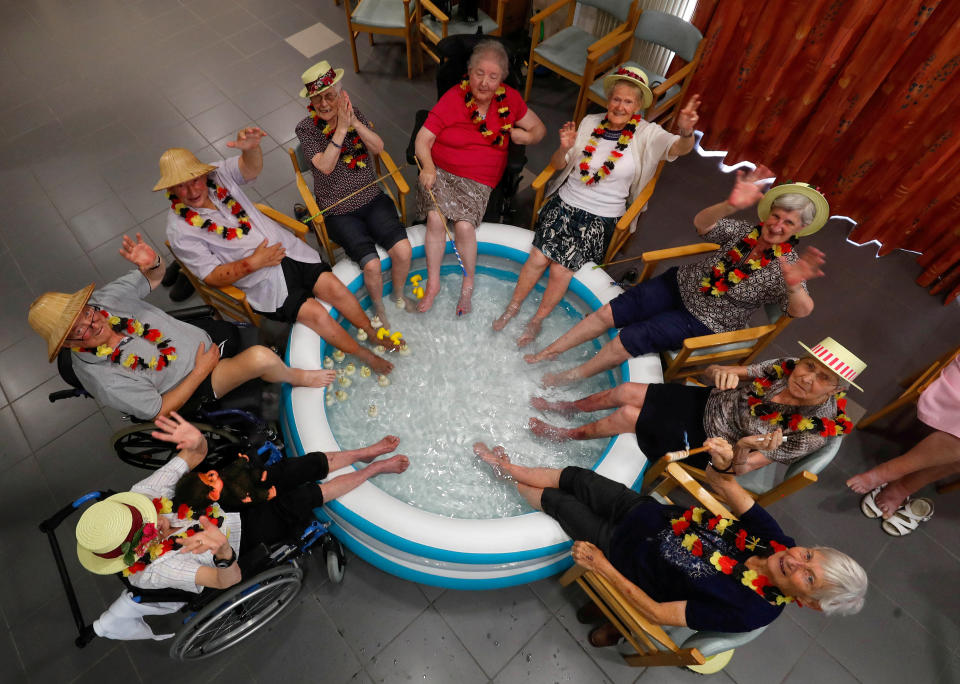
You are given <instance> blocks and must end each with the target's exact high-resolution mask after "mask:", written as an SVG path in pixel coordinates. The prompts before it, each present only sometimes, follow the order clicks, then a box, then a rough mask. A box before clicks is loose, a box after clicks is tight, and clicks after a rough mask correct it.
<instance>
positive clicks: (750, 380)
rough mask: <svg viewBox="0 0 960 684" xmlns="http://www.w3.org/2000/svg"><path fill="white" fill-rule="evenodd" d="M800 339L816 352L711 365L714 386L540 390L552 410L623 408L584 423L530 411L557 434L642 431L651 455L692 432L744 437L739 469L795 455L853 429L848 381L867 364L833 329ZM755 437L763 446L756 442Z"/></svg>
mask: <svg viewBox="0 0 960 684" xmlns="http://www.w3.org/2000/svg"><path fill="white" fill-rule="evenodd" d="M800 346H801V347H803V348H804V349H805V350H806V351H807V352H808V353H807V355H806V356H803V357H801V358H799V359H793V358H788V359H777V360H773V361H764V362H762V363H756V364H753V365H751V366H710V367H709V368H707V371H706V376H707V379H708V380H709V381H710V382H711V383H712V384H713V385H714V386H713V387H695V386H688V385H678V384H673V383H664V384H659V383H657V384H646V383H642V382H625V383H623V384H622V385H619V386H617V387H615V388H613V389H609V390H605V391H603V392H598V393H597V394H593V395H590V396H589V397H586V398H584V399H580V400H578V401H572V402H560V401H558V402H550V401H547V400H545V399H543V398H541V397H535V398H534V399H532V400H531V404H532V405H533V406H534V408H537V409H540V410H546V411H557V412H562V413H574V412H577V411H600V410H603V409H610V408H616V409H617V410H616V411H615V412H614V413H612V414H610V415H609V416H607V417H606V418H602V419H600V420H598V421H596V422H594V423H588V424H587V425H583V426H581V427H577V428H559V427H555V426H553V425H549V424H548V423H545V422H543V421H542V420H539V419H537V418H531V419H530V427H531V429H532V430H533V432H534V433H536V434H538V435H541V436H544V437H547V438H550V439H554V440H557V441H563V440H567V439H593V438H595V437H610V436H612V435H617V434H622V433H631V432H636V435H637V441H638V442H639V444H640V447H641V449H643V451H644V452H645V453H646V454H647V455H648V456H649V458H650V459H651V460H655V459H657V458H659V457H660V456H662V455H663V454H665V453H667V452H670V451H676V450H680V449H683V448H684V446H685V441H686V440H689V443H690V444H698V443H700V442H702V441H703V440H704V439H706V438H708V437H723V438H724V439H726V440H727V441H728V442H730V443H731V444H735V445H736V457H735V459H734V470H735V472H736V473H737V474H741V473H745V472H748V471H750V470H755V469H757V468H761V467H763V466H765V465H767V464H769V463H772V462H774V461H775V462H778V463H785V464H788V463H793V462H794V461H796V460H797V459H799V458H802V457H804V456H806V455H807V454H810V453H813V452H814V451H816V450H817V449H819V448H820V447H822V446H823V445H824V444H826V441H827V438H828V437H834V436H839V435H842V434H846V433H848V432H850V430H852V429H853V423H852V422H851V421H850V419H849V418H847V416H846V415H845V413H844V411H845V409H846V403H847V400H846V399H845V398H844V391H845V390H846V388H847V385H853V386H854V387H856V388H857V389H860V388H859V387H858V386H857V385H856V384H854V382H853V380H854V379H855V378H856V377H857V375H859V374H860V373H861V372H863V370H864V369H865V368H866V364H865V363H863V362H862V361H861V360H860V359H858V358H857V357H856V356H854V355H853V354H852V353H850V351H848V350H847V349H846V348H845V347H843V346H842V345H840V344H839V343H837V342H836V340H834V339H833V338H832V337H827V338H825V339H824V340H823V341H822V342H820V344H818V345H817V346H815V347H813V348H812V349H810V348H809V347H807V346H806V345H804V344H803V343H800ZM685 437H686V440H685ZM751 444H759V445H760V448H756V449H752V448H749V445H751ZM688 462H690V463H691V464H692V465H695V466H698V467H705V466H706V464H707V457H706V456H705V455H703V454H700V455H695V456H693V457H691V458H690V459H689V461H688Z"/></svg>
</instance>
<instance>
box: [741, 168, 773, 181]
mask: <svg viewBox="0 0 960 684" xmlns="http://www.w3.org/2000/svg"><path fill="white" fill-rule="evenodd" d="M775 175H776V174H775V173H774V172H773V169H771V168H770V167H769V166H764V165H763V164H758V165H757V166H755V167H754V168H753V170H752V171H748V172H747V175H746V176H744V179H745V180H747V181H749V182H751V183H756V182H757V181H759V180H763V179H764V178H773V177H774V176H775Z"/></svg>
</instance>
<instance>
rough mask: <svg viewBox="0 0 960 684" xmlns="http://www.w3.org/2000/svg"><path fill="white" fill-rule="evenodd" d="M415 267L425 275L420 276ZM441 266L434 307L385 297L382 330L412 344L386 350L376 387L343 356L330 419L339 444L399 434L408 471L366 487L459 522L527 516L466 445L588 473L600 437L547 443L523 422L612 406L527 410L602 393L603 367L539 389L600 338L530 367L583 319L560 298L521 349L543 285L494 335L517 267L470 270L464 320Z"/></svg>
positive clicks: (602, 443)
mask: <svg viewBox="0 0 960 684" xmlns="http://www.w3.org/2000/svg"><path fill="white" fill-rule="evenodd" d="M421 263H422V262H421ZM413 273H418V271H414V272H413ZM419 273H420V274H421V275H423V276H424V278H425V277H426V274H425V273H424V272H423V271H419ZM443 273H444V275H442V276H441V279H442V281H443V289H442V291H441V293H440V295H439V296H438V297H437V299H436V302H435V303H434V306H433V309H432V310H431V311H430V312H428V313H426V314H419V313H407V312H405V311H400V310H397V309H396V308H395V307H393V305H392V304H388V306H389V307H390V308H388V316H389V319H390V321H389V322H390V326H389V327H390V328H391V330H393V331H398V330H399V331H400V332H402V333H403V336H404V339H406V340H407V341H408V344H409V345H410V349H411V353H410V354H409V355H399V354H397V353H394V354H391V355H390V358H391V360H392V361H393V363H394V365H395V369H394V371H393V373H391V374H390V376H389V379H390V384H389V385H388V386H386V387H382V386H380V385H379V384H378V383H377V376H376V374H371V375H370V377H367V378H364V377H362V376H361V373H360V364H359V363H358V362H357V361H356V359H353V358H352V357H350V356H347V357H346V358H345V359H344V360H343V361H341V362H337V363H335V366H334V367H335V368H336V369H338V370H341V371H344V372H343V377H344V378H348V379H349V381H350V382H349V386H347V387H343V386H341V385H339V384H337V383H335V384H334V386H332V387H330V388H328V389H327V393H331V392H333V391H336V390H337V389H343V390H344V391H345V392H346V393H347V398H346V400H344V401H337V402H336V403H335V404H333V405H332V406H327V408H326V411H327V417H328V420H329V423H330V426H331V428H332V430H333V434H334V436H335V437H336V439H337V442H338V443H339V444H340V445H341V447H342V448H344V449H348V448H355V447H357V446H361V445H365V444H371V443H373V442H375V441H377V440H379V439H380V438H381V437H383V436H384V435H388V434H393V435H397V436H398V437H400V447H399V449H398V450H397V453H403V454H406V455H407V456H409V457H410V468H409V469H408V470H407V471H406V472H405V473H403V474H402V475H383V476H379V477H376V478H373V479H371V480H370V482H371V483H373V484H375V485H376V486H378V487H380V488H381V489H383V490H384V491H386V492H387V493H389V494H391V495H392V496H394V497H396V498H398V499H400V500H401V501H404V502H406V503H409V504H411V505H413V506H416V507H418V508H421V509H423V510H425V511H429V512H432V513H437V514H440V515H444V516H449V517H455V518H502V517H508V516H514V515H519V514H522V513H527V512H529V511H530V510H531V509H530V507H529V506H527V505H526V503H525V502H524V501H523V499H522V498H521V497H520V496H519V494H517V490H516V487H515V486H513V485H512V484H508V483H505V482H502V481H500V480H497V479H496V478H495V477H494V476H493V475H492V473H491V470H490V468H489V467H488V466H487V465H486V464H484V463H482V462H480V461H479V460H478V459H477V458H476V457H475V456H474V454H473V449H472V445H473V443H474V442H477V441H483V442H486V443H487V444H488V445H490V446H491V447H493V446H494V445H497V444H502V445H503V446H504V447H505V448H506V449H507V452H508V453H509V454H510V456H511V458H512V459H513V460H514V462H517V463H521V464H523V465H537V466H549V467H559V468H562V467H564V466H567V465H578V466H582V467H585V468H590V467H591V466H592V465H593V464H594V463H595V462H596V460H597V459H598V458H599V457H600V456H601V454H602V453H603V450H604V449H605V448H606V446H607V440H602V439H598V440H589V441H584V442H566V443H564V444H555V443H553V442H549V441H546V440H542V439H540V438H538V437H536V436H535V435H533V434H532V433H531V432H530V431H529V429H528V427H527V421H528V419H529V418H530V417H531V416H538V417H541V418H543V419H544V420H547V421H548V422H551V423H555V424H559V425H564V426H570V425H578V424H581V423H583V422H586V421H588V420H596V419H598V418H601V417H603V416H604V415H607V414H609V411H605V412H597V413H592V414H580V415H574V416H572V417H571V418H569V419H567V418H564V417H562V416H559V415H557V414H549V415H546V416H544V415H541V414H540V412H538V411H536V410H534V409H533V408H532V407H531V406H530V404H529V401H530V397H531V396H533V395H541V396H546V397H549V398H551V399H559V398H563V399H576V398H579V397H582V396H586V395H587V394H591V393H593V392H598V391H601V390H604V389H608V388H610V387H611V386H612V382H613V378H614V376H613V375H612V374H610V373H607V374H601V375H598V376H596V377H594V378H591V379H590V380H588V381H585V382H581V383H578V384H576V385H575V386H574V387H572V388H551V389H549V390H545V389H543V388H541V387H540V386H539V382H540V378H541V377H542V376H543V374H544V373H546V372H550V371H555V370H558V369H564V368H569V367H571V366H573V365H576V364H579V363H581V362H583V361H585V360H586V359H588V358H590V357H591V356H593V354H595V353H596V350H597V348H598V345H596V344H583V345H580V346H579V347H577V348H576V349H572V350H570V351H568V352H566V353H565V354H563V355H561V357H560V359H559V360H557V361H554V362H544V363H541V364H537V365H533V366H531V365H529V364H527V363H526V362H525V361H524V360H523V355H524V354H525V353H527V352H529V351H536V350H539V349H540V348H542V347H543V346H545V345H546V344H548V343H549V342H551V341H553V340H554V339H556V338H557V337H559V336H560V335H561V334H563V333H564V332H566V331H567V330H569V329H570V327H571V326H573V325H574V324H575V323H576V322H577V321H578V320H579V319H580V318H581V317H582V314H581V313H580V312H578V311H577V309H576V308H575V307H574V305H573V304H572V303H571V302H570V301H568V300H564V302H563V303H561V305H560V306H558V307H557V308H556V309H555V310H554V312H553V313H552V314H551V315H550V316H549V317H548V318H547V320H546V321H544V325H543V330H542V331H541V333H540V336H539V337H538V339H537V341H536V342H534V343H533V344H532V345H530V347H529V348H525V349H523V350H518V349H517V346H516V338H517V337H519V336H520V334H521V333H522V331H523V327H524V325H525V324H526V321H527V320H529V318H530V317H531V316H532V315H533V313H534V311H536V308H537V306H538V305H539V303H540V298H541V295H542V286H538V289H536V290H535V291H534V292H533V293H531V295H530V296H529V297H528V298H527V301H526V302H524V305H523V308H522V309H521V311H520V313H519V314H518V315H517V316H516V317H515V318H514V319H513V320H511V321H510V323H509V324H508V325H507V327H506V328H505V329H504V330H503V331H502V332H499V333H496V332H494V331H493V329H492V327H491V324H492V322H493V320H494V319H495V318H496V317H498V316H499V315H500V314H501V313H502V312H503V310H504V308H505V305H506V302H507V301H509V298H510V295H511V293H512V292H513V288H514V284H515V281H516V274H515V271H514V272H509V271H507V270H502V269H498V268H493V267H489V266H478V268H477V279H476V289H475V292H474V296H473V312H472V313H470V314H468V315H465V316H462V317H460V318H458V317H457V316H456V314H455V308H456V303H457V299H458V298H459V293H460V279H461V278H460V271H459V269H458V268H456V267H451V266H444V269H443ZM351 332H353V333H356V330H354V329H351ZM328 351H329V350H328ZM350 362H353V363H354V365H355V366H356V370H355V372H354V373H353V374H351V375H347V374H346V372H345V370H344V369H345V368H346V366H347V364H348V363H350ZM371 407H375V409H372V408H371ZM371 414H375V415H371Z"/></svg>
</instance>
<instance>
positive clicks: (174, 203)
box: [167, 176, 250, 240]
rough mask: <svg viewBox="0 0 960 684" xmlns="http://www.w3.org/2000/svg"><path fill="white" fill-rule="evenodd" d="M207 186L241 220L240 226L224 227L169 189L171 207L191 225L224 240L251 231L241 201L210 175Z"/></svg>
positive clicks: (168, 196)
mask: <svg viewBox="0 0 960 684" xmlns="http://www.w3.org/2000/svg"><path fill="white" fill-rule="evenodd" d="M207 187H208V188H211V189H213V190H214V192H216V195H217V199H218V200H220V201H221V202H223V204H224V205H225V206H226V207H227V209H229V210H230V213H231V214H233V215H234V216H236V217H237V221H239V222H240V225H239V226H237V227H236V228H224V227H223V226H221V225H220V224H218V223H214V222H213V221H211V220H210V219H205V218H203V217H202V216H200V214H198V213H197V212H195V211H194V210H193V209H191V208H190V207H188V206H187V205H186V204H184V203H183V202H181V201H180V198H179V197H177V196H176V195H174V194H173V193H172V192H170V191H169V190H167V199H168V200H170V207H171V208H172V209H173V211H174V212H176V213H177V214H179V215H180V217H181V218H182V219H183V220H184V221H186V222H187V223H189V224H190V225H191V226H194V227H196V228H200V229H201V230H206V231H207V232H208V233H216V234H217V235H219V236H220V237H222V238H223V239H224V240H233V239H239V238H242V237H243V236H244V235H245V234H246V233H249V232H250V217H249V216H247V212H246V210H244V208H243V207H242V206H240V203H239V202H238V201H237V200H235V199H234V198H233V196H232V195H231V194H230V193H229V192H227V189H226V188H225V187H223V186H221V185H217V184H216V183H215V182H214V181H213V179H211V178H210V177H209V176H207Z"/></svg>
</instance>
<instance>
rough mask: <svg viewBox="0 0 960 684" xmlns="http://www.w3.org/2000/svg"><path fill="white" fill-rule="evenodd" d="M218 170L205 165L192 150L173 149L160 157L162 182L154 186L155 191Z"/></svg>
mask: <svg viewBox="0 0 960 684" xmlns="http://www.w3.org/2000/svg"><path fill="white" fill-rule="evenodd" d="M216 170H217V167H216V166H211V165H210V164H204V163H203V162H202V161H200V160H199V159H197V158H196V157H195V156H194V154H193V152H191V151H190V150H185V149H183V148H182V147H171V148H170V149H169V150H167V151H166V152H164V153H163V155H162V156H161V157H160V180H158V181H157V184H156V185H154V186H153V191H154V192H156V191H157V190H166V189H167V188H171V187H173V186H174V185H179V184H180V183H186V182H187V181H190V180H193V179H194V178H197V177H198V176H205V175H207V174H208V173H210V172H211V171H216Z"/></svg>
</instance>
